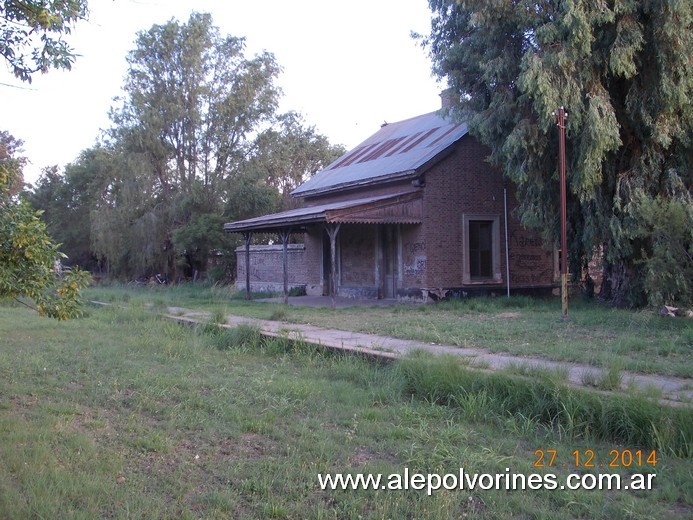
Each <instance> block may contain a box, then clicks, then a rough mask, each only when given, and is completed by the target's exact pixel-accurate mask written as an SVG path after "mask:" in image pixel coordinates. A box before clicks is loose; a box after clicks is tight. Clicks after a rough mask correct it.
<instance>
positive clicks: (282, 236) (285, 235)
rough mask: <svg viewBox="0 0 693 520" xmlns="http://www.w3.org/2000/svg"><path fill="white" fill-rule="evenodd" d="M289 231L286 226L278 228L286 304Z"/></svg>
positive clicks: (287, 300)
mask: <svg viewBox="0 0 693 520" xmlns="http://www.w3.org/2000/svg"><path fill="white" fill-rule="evenodd" d="M290 234H291V231H290V230H289V229H288V228H282V229H280V230H279V240H281V241H282V250H283V256H282V264H283V266H284V303H285V304H287V305H288V303H289V258H288V245H289V235H290Z"/></svg>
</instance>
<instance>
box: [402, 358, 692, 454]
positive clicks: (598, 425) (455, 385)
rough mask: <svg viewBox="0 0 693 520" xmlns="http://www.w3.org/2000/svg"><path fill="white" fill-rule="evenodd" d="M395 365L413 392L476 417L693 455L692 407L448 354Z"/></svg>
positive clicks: (597, 439) (560, 433) (569, 435)
mask: <svg viewBox="0 0 693 520" xmlns="http://www.w3.org/2000/svg"><path fill="white" fill-rule="evenodd" d="M397 368H398V370H399V371H400V373H401V374H402V376H403V377H404V380H405V381H406V389H407V391H408V392H409V393H410V394H411V395H413V396H416V397H418V398H420V399H423V400H426V401H428V402H434V403H438V404H444V405H452V406H458V407H460V408H462V409H463V410H466V409H467V408H469V407H470V406H471V415H470V416H471V417H472V418H475V417H478V416H479V412H480V410H477V408H478V407H482V408H483V412H484V414H485V417H486V418H487V419H492V418H493V420H495V421H496V422H497V423H500V422H502V421H504V420H505V418H507V417H508V416H513V417H520V418H523V419H525V418H531V419H532V422H533V423H535V425H536V426H537V427H543V428H545V429H547V430H549V431H550V432H552V433H554V434H557V435H558V436H560V437H564V438H568V439H585V440H588V441H608V442H613V443H616V444H621V445H629V446H641V447H644V448H649V449H656V450H659V451H660V452H663V453H667V454H671V455H673V456H677V457H682V458H689V457H691V455H693V453H691V446H690V441H691V438H693V411H691V410H690V409H689V408H688V407H681V408H672V409H669V408H667V407H662V406H661V405H659V403H658V402H657V401H656V400H651V399H647V398H644V397H638V396H633V395H625V396H624V395H610V396H608V397H605V396H603V395H598V394H595V393H593V392H588V391H585V390H582V389H578V388H575V387H569V386H567V385H565V384H564V383H563V382H562V381H560V380H557V379H552V378H551V377H544V378H536V377H535V378H532V379H529V378H526V377H518V376H514V375H510V374H507V373H489V372H479V371H470V370H468V369H467V368H465V367H464V366H463V365H461V364H460V363H458V362H457V359H456V358H453V357H448V356H437V357H434V356H430V355H418V356H413V357H409V358H406V359H403V360H402V361H400V362H399V363H398V364H397ZM607 377H610V376H607ZM608 389H611V388H610V387H609V388H608ZM465 413H470V411H469V410H467V411H465Z"/></svg>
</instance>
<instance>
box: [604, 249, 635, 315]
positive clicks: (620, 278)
mask: <svg viewBox="0 0 693 520" xmlns="http://www.w3.org/2000/svg"><path fill="white" fill-rule="evenodd" d="M604 254H605V258H604V262H603V265H604V271H603V273H602V288H601V291H600V292H599V299H600V300H603V301H605V302H607V303H609V304H611V305H614V306H616V307H632V306H633V303H634V302H633V301H632V294H631V276H632V269H631V268H630V266H629V265H628V263H627V262H626V260H624V259H623V258H621V259H618V260H617V261H615V262H609V261H607V260H606V248H605V253H604Z"/></svg>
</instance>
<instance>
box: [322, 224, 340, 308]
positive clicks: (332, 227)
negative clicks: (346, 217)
mask: <svg viewBox="0 0 693 520" xmlns="http://www.w3.org/2000/svg"><path fill="white" fill-rule="evenodd" d="M340 225H341V224H325V230H326V231H327V234H328V236H329V237H330V274H331V276H330V294H331V295H332V308H333V309H336V308H337V234H338V233H339V227H340Z"/></svg>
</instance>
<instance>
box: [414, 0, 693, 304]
mask: <svg viewBox="0 0 693 520" xmlns="http://www.w3.org/2000/svg"><path fill="white" fill-rule="evenodd" d="M429 3H430V7H431V9H432V11H433V14H434V16H433V19H432V25H431V34H430V35H429V36H428V37H427V38H425V39H424V42H425V45H427V46H428V49H429V50H430V54H431V57H432V59H433V62H434V71H435V73H436V74H437V75H438V76H439V77H441V78H446V79H447V81H448V84H449V86H450V87H451V88H452V89H453V91H454V93H456V94H457V95H459V103H458V104H457V106H456V107H455V108H454V110H453V112H455V113H456V115H457V116H458V117H463V118H466V119H468V120H469V122H470V128H471V131H472V133H473V134H474V135H476V136H477V137H478V138H479V139H480V140H481V141H482V142H484V143H485V144H486V145H488V146H489V147H490V149H491V157H490V160H491V161H492V162H493V163H495V164H496V165H498V166H500V167H501V168H502V169H503V170H504V172H505V174H506V175H507V176H508V177H509V178H510V179H512V181H513V182H514V183H515V185H516V187H517V191H518V200H519V201H520V207H519V216H520V217H521V219H522V222H523V223H524V224H526V225H528V226H531V227H534V228H538V229H540V230H542V231H543V232H544V235H545V237H546V238H547V239H548V240H549V241H551V242H553V243H555V241H556V239H557V237H558V230H559V211H558V210H559V197H558V193H559V187H558V173H557V171H558V170H557V146H558V144H557V142H558V139H557V130H556V127H555V122H554V118H553V116H552V113H553V112H554V111H555V110H557V109H558V108H559V107H560V106H564V107H565V108H566V109H567V111H568V113H569V117H568V125H567V142H568V149H567V155H568V160H569V163H568V193H569V207H568V212H569V216H568V218H569V230H568V232H569V258H570V265H571V271H572V273H573V274H574V275H575V276H577V275H578V274H579V273H580V270H581V268H582V267H583V266H584V265H585V262H586V261H588V259H590V258H591V257H592V255H593V254H594V253H595V252H598V253H599V254H601V255H602V257H603V267H604V284H603V287H602V296H603V297H604V298H606V299H608V300H610V301H612V302H613V303H615V304H618V305H634V304H635V305H637V304H641V303H644V301H645V298H646V297H649V299H650V302H651V303H662V302H664V303H675V302H685V303H691V300H692V299H693V297H692V296H691V293H692V292H693V286H692V282H691V278H690V277H688V279H686V277H687V276H688V275H687V273H690V272H691V262H692V261H693V260H692V259H693V210H692V209H691V207H692V206H691V205H692V200H693V199H692V194H691V190H692V186H693V174H692V172H691V164H692V162H693V161H692V159H693V146H692V141H691V139H692V136H693V133H692V130H693V107H692V105H691V99H692V98H693V89H692V86H693V72H692V71H693V67H691V59H692V56H693V45H692V42H693V30H692V29H693V28H692V27H691V22H692V19H693V12H692V11H693V4H692V3H691V2H690V1H689V0H649V1H636V0H607V1H602V2H595V1H593V0H572V1H565V2H554V1H536V0H534V1H524V0H493V1H489V0H465V1H455V0H430V2H429ZM658 205H660V206H666V207H667V208H669V211H668V212H659V213H657V212H654V211H653V208H654V207H656V206H658ZM645 214H647V215H648V216H649V217H651V218H644V215H645ZM665 215H667V216H665ZM669 218H674V219H678V220H680V221H677V222H676V224H675V225H673V226H672V225H670V222H668V221H667V220H668V219H669ZM673 230H679V231H678V232H677V234H675V235H672V234H671V231H673ZM665 242H668V243H671V244H678V245H679V249H681V251H679V250H678V249H677V251H678V252H677V253H676V254H675V255H669V253H667V252H666V251H667V247H666V246H663V245H662V244H663V243H665ZM667 255H669V256H670V258H663V257H666V256H667ZM664 265H666V266H667V269H669V270H670V271H669V272H668V273H656V270H657V269H658V267H657V266H664ZM647 273H650V275H648V274H647ZM662 283H665V285H666V288H663V287H662Z"/></svg>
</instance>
